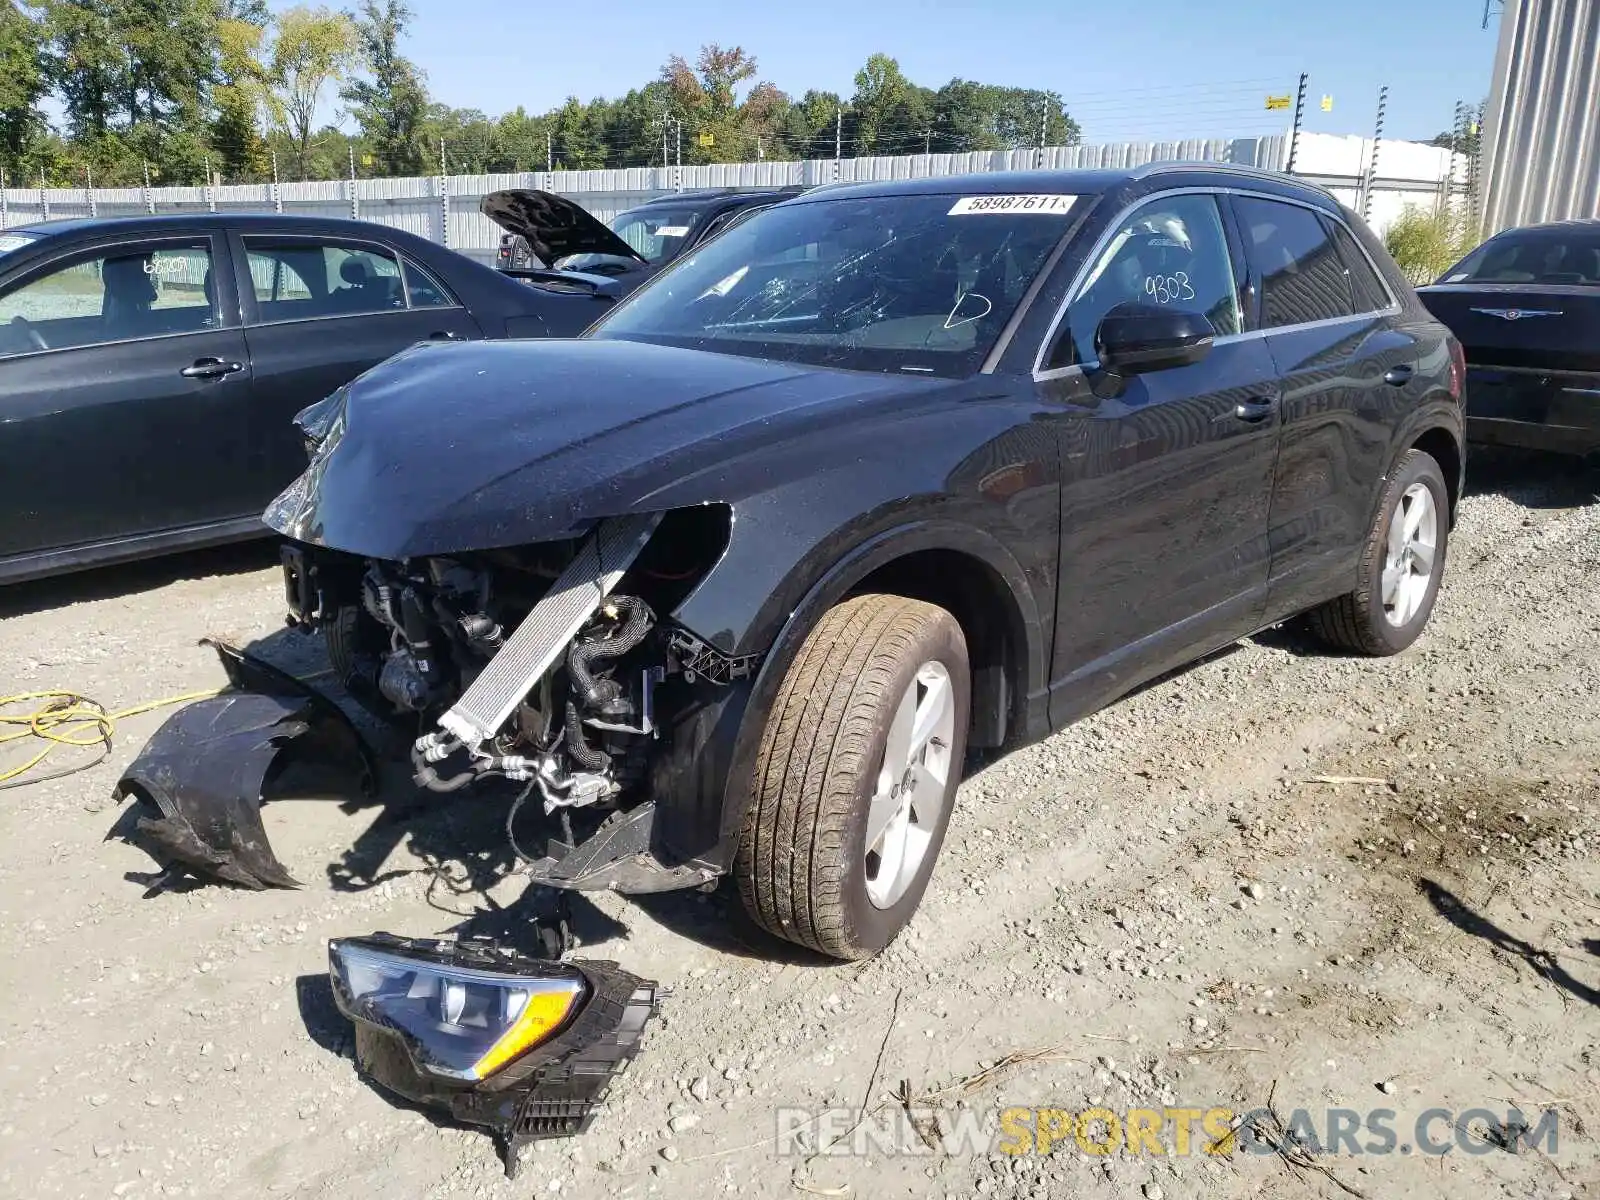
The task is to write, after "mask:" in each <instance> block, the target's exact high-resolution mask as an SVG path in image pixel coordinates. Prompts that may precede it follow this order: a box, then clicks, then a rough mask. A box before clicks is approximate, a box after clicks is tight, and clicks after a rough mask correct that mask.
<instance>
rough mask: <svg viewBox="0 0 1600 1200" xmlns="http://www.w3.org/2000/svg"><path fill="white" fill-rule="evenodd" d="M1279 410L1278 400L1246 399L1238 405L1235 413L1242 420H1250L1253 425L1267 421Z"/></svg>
mask: <svg viewBox="0 0 1600 1200" xmlns="http://www.w3.org/2000/svg"><path fill="white" fill-rule="evenodd" d="M1277 411H1278V402H1277V401H1276V400H1246V401H1245V402H1244V403H1243V404H1239V405H1236V406H1235V407H1234V410H1233V415H1234V416H1236V417H1238V418H1239V420H1241V421H1248V422H1250V423H1251V424H1252V425H1254V424H1256V423H1257V422H1260V421H1265V420H1266V419H1267V418H1268V417H1270V416H1271V415H1272V414H1273V413H1275V412H1277Z"/></svg>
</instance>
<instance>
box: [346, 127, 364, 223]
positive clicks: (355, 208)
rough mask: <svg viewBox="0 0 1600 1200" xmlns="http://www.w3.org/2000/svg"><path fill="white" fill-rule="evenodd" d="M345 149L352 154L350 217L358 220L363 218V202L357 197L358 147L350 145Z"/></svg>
mask: <svg viewBox="0 0 1600 1200" xmlns="http://www.w3.org/2000/svg"><path fill="white" fill-rule="evenodd" d="M345 149H346V150H347V151H349V154H350V219H351V220H352V221H357V220H360V218H361V202H360V201H359V200H357V199H356V148H355V146H353V145H348V146H346V147H345Z"/></svg>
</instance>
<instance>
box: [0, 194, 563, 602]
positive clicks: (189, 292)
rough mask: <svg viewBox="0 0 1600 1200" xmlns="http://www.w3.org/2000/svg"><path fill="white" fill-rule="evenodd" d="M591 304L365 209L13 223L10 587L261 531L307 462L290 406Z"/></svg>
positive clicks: (3, 316)
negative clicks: (339, 216)
mask: <svg viewBox="0 0 1600 1200" xmlns="http://www.w3.org/2000/svg"><path fill="white" fill-rule="evenodd" d="M578 309H582V310H583V311H582V312H581V313H579V312H578V311H577V310H578ZM592 315H593V314H592V312H591V311H590V309H589V306H588V305H587V304H586V303H585V302H584V301H583V299H582V298H581V297H573V296H570V295H565V294H562V293H560V292H557V291H553V290H551V289H548V288H539V287H530V286H529V285H528V284H526V283H522V282H518V281H515V280H512V279H508V278H507V277H505V276H504V275H501V274H499V273H498V272H496V271H494V270H493V269H491V268H489V267H487V266H484V265H482V264H479V263H475V262H473V261H471V260H470V259H467V258H465V257H463V256H462V255H459V254H456V253H454V252H453V251H451V250H448V249H445V248H444V247H442V246H438V245H435V244H434V243H431V242H428V241H426V240H424V239H422V238H420V237H416V236H413V235H411V234H409V233H405V232H403V231H401V230H397V229H391V228H389V227H387V226H383V225H377V224H372V223H368V222H359V221H341V220H326V219H317V218H307V217H291V216H280V215H277V214H270V213H268V214H227V215H222V214H215V215H213V214H206V213H198V214H194V215H192V216H189V215H185V216H152V217H138V218H118V219H106V220H81V221H79V220H74V221H55V222H49V223H47V224H40V225H33V226H27V227H24V228H20V229H11V230H7V231H5V232H4V233H0V464H3V465H0V513H4V521H3V522H0V582H7V581H11V580H17V579H23V578H29V577H34V576H43V575H49V574H53V573H56V572H60V571H66V570H72V569H74V568H78V567H87V566H92V565H95V564H100V563H108V562H113V561H117V560H122V559H130V558H136V557H142V556H145V555H149V554H153V553H157V552H160V551H166V550H173V549H179V548H187V547H194V546H200V545H206V544H211V543H217V542H223V541H229V540H232V539H235V538H242V537H248V536H251V535H259V534H263V533H265V532H266V530H265V529H264V528H263V527H262V524H261V510H262V508H263V507H265V505H266V503H267V501H269V500H270V499H272V497H273V496H274V495H276V494H277V493H278V492H279V491H280V490H282V488H283V487H284V486H285V485H286V484H287V483H288V482H289V481H290V480H292V479H293V478H294V477H295V475H296V474H298V473H299V471H300V470H301V469H303V468H304V466H305V456H304V449H303V447H302V445H301V443H300V440H299V437H298V435H297V434H296V432H295V430H294V427H293V425H292V424H291V418H292V417H293V415H294V414H295V413H296V412H297V411H299V410H300V409H302V408H304V407H305V406H306V405H307V404H309V403H311V402H313V401H315V400H317V399H319V398H321V397H323V396H326V395H327V394H328V393H329V392H331V391H333V390H334V389H335V388H337V387H339V386H340V385H341V384H344V383H347V382H348V381H349V380H351V379H353V378H355V377H356V376H357V375H359V374H360V373H361V372H363V371H365V370H366V369H367V368H369V367H371V366H373V365H374V364H376V363H378V362H381V361H382V360H383V359H385V358H388V357H389V356H390V355H391V354H393V353H395V352H396V351H398V350H401V349H404V348H405V347H406V346H409V345H411V344H412V343H413V342H418V341H429V340H432V341H462V340H475V339H480V338H506V337H538V336H544V335H546V334H548V333H549V332H551V326H552V325H554V326H556V327H558V328H560V329H561V330H563V331H565V332H575V331H576V329H581V328H582V326H583V325H584V324H587V322H588V320H590V319H592Z"/></svg>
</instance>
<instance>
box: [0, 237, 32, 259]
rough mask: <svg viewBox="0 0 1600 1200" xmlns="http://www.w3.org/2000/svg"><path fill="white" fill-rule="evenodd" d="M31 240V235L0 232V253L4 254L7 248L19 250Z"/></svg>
mask: <svg viewBox="0 0 1600 1200" xmlns="http://www.w3.org/2000/svg"><path fill="white" fill-rule="evenodd" d="M31 241H33V239H32V238H31V237H25V236H23V235H21V234H16V233H6V234H0V254H4V253H6V251H8V250H20V249H22V247H24V246H26V245H27V244H28V243H29V242H31Z"/></svg>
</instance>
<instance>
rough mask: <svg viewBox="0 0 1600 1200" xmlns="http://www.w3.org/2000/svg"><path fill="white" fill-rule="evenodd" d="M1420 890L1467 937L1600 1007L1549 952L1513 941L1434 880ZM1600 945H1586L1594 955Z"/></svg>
mask: <svg viewBox="0 0 1600 1200" xmlns="http://www.w3.org/2000/svg"><path fill="white" fill-rule="evenodd" d="M1417 888H1418V890H1420V891H1421V892H1422V894H1423V895H1424V896H1426V897H1427V898H1428V902H1429V903H1430V904H1432V905H1433V907H1434V909H1435V910H1436V911H1437V912H1438V913H1439V915H1440V916H1442V917H1443V918H1444V919H1445V920H1446V921H1449V922H1450V924H1452V925H1454V926H1455V927H1456V928H1457V929H1459V930H1461V931H1462V932H1463V933H1470V934H1471V935H1472V936H1473V937H1476V938H1482V939H1483V940H1484V941H1486V942H1488V943H1489V944H1490V945H1491V946H1493V947H1494V948H1495V949H1496V950H1499V951H1501V952H1502V953H1505V954H1512V955H1515V956H1516V957H1517V958H1520V959H1522V961H1523V962H1525V963H1527V964H1528V965H1529V966H1530V967H1532V968H1533V969H1534V971H1535V972H1536V973H1537V974H1538V975H1540V976H1541V977H1542V978H1544V979H1545V980H1547V981H1548V982H1550V983H1553V984H1554V985H1555V986H1556V987H1558V988H1560V989H1561V990H1562V991H1563V992H1566V993H1567V994H1568V995H1569V996H1574V997H1576V998H1577V999H1579V1000H1587V1001H1588V1002H1589V1003H1590V1004H1595V1005H1600V991H1596V990H1595V989H1594V988H1592V987H1590V986H1589V985H1588V984H1586V983H1584V982H1583V981H1582V980H1580V979H1575V978H1573V976H1572V974H1571V973H1570V972H1569V971H1567V970H1566V968H1564V967H1563V966H1562V965H1561V963H1560V962H1559V961H1558V960H1557V959H1556V957H1555V955H1553V954H1551V953H1549V952H1548V951H1545V950H1540V949H1538V948H1537V947H1535V946H1534V945H1533V944H1532V943H1530V942H1525V941H1523V940H1522V939H1521V938H1519V937H1513V936H1512V935H1511V934H1509V933H1507V932H1506V931H1505V930H1504V929H1501V928H1500V927H1499V926H1498V925H1496V924H1495V923H1494V922H1493V921H1491V920H1489V919H1488V918H1487V917H1484V916H1482V915H1480V914H1479V913H1476V912H1474V911H1473V910H1472V909H1470V908H1468V907H1467V905H1466V903H1465V902H1464V901H1463V900H1462V899H1461V898H1460V897H1459V896H1457V895H1456V894H1455V893H1453V892H1451V891H1449V890H1448V889H1446V888H1444V887H1442V886H1440V885H1439V884H1437V883H1435V882H1434V881H1433V880H1431V879H1423V880H1419V881H1418V883H1417ZM1597 946H1600V942H1597V941H1596V940H1594V939H1591V940H1589V941H1587V942H1585V943H1584V948H1585V949H1587V950H1588V951H1589V952H1590V953H1595V951H1596V948H1597Z"/></svg>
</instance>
